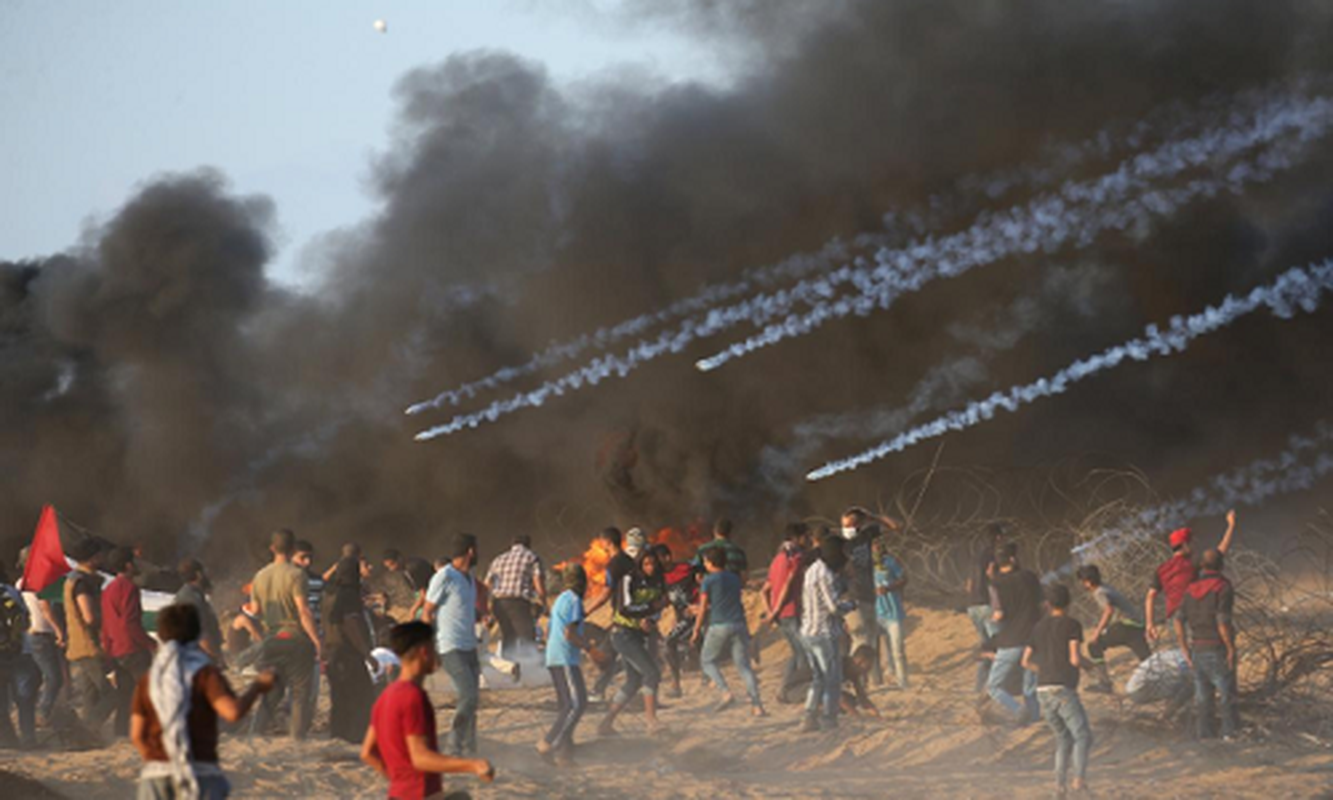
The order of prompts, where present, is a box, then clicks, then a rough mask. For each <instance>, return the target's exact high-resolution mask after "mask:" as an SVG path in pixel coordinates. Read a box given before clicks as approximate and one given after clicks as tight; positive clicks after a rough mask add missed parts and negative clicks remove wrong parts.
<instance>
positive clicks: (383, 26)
mask: <svg viewBox="0 0 1333 800" xmlns="http://www.w3.org/2000/svg"><path fill="white" fill-rule="evenodd" d="M375 30H377V31H379V32H380V33H385V32H386V31H388V30H389V23H387V22H385V21H384V20H382V19H377V20H375Z"/></svg>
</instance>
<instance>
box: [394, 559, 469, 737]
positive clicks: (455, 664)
mask: <svg viewBox="0 0 1333 800" xmlns="http://www.w3.org/2000/svg"><path fill="white" fill-rule="evenodd" d="M476 563H477V537H475V536H473V535H472V534H469V533H460V534H458V535H457V536H455V537H454V547H453V553H452V560H451V561H450V562H449V563H448V564H446V565H445V566H444V569H442V570H440V571H439V572H437V573H435V575H434V577H432V578H431V579H430V586H429V587H427V589H426V606H425V609H424V611H423V612H422V615H421V619H422V621H423V622H426V623H430V624H433V625H434V626H435V648H436V652H438V653H439V655H440V664H441V665H442V666H443V667H444V671H445V672H446V673H448V675H449V680H450V681H452V682H453V685H454V693H455V694H456V695H457V698H458V702H457V705H456V706H455V708H454V718H453V722H452V723H451V724H450V726H449V733H448V735H447V736H446V737H445V752H446V753H448V754H449V755H452V756H463V755H465V754H467V755H471V754H475V753H476V752H477V709H478V708H479V707H480V705H481V660H480V659H479V658H478V656H477V579H476V578H475V577H473V575H472V567H473V566H475V565H476ZM400 627H401V626H400ZM433 670H434V664H433V663H432V671H433ZM432 719H434V717H433V716H432Z"/></svg>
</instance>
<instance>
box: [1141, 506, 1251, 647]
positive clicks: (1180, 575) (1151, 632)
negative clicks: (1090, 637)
mask: <svg viewBox="0 0 1333 800" xmlns="http://www.w3.org/2000/svg"><path fill="white" fill-rule="evenodd" d="M1235 533H1236V512H1235V511H1234V510H1232V511H1228V512H1227V532H1226V533H1225V534H1223V535H1222V542H1221V543H1220V544H1219V545H1218V546H1217V552H1219V553H1221V554H1222V555H1226V552H1227V551H1228V550H1229V549H1231V538H1232V536H1234V535H1235ZM1169 541H1170V544H1171V557H1170V558H1168V559H1167V560H1166V561H1165V562H1163V563H1162V564H1161V566H1159V567H1158V568H1157V572H1156V573H1154V574H1153V579H1152V585H1151V586H1149V587H1148V596H1147V597H1146V598H1145V599H1144V602H1143V619H1144V627H1145V631H1144V632H1145V633H1146V634H1147V635H1148V641H1157V639H1158V638H1160V636H1161V634H1160V633H1159V632H1158V630H1157V626H1156V624H1155V620H1156V614H1155V612H1156V600H1157V595H1158V594H1161V595H1163V596H1164V597H1165V599H1166V617H1165V618H1166V619H1170V618H1171V616H1172V615H1173V614H1175V613H1176V609H1178V608H1180V604H1181V603H1182V602H1184V600H1185V590H1186V589H1188V588H1189V585H1190V584H1191V583H1193V582H1194V580H1195V578H1197V577H1199V565H1198V563H1197V562H1195V561H1194V550H1193V547H1192V545H1193V541H1194V532H1193V531H1191V530H1190V529H1189V528H1181V529H1179V530H1177V531H1172V533H1171V537H1170V539H1169ZM1182 644H1183V643H1182Z"/></svg>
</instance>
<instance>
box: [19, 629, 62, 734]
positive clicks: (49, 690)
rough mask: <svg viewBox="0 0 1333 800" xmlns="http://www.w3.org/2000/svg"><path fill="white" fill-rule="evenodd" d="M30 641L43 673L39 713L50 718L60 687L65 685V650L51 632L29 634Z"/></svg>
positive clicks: (38, 706)
mask: <svg viewBox="0 0 1333 800" xmlns="http://www.w3.org/2000/svg"><path fill="white" fill-rule="evenodd" d="M28 643H29V645H30V647H31V649H32V660H33V662H34V663H35V664H36V665H37V669H38V670H39V671H40V672H41V673H42V693H41V695H40V696H39V697H38V699H37V713H38V714H39V715H41V716H42V717H45V718H50V716H51V712H52V711H53V710H55V706H56V697H57V696H59V694H60V688H61V687H62V686H64V685H65V652H64V651H63V650H61V649H60V648H59V647H58V646H57V645H56V637H55V635H54V634H50V633H34V634H29V636H28Z"/></svg>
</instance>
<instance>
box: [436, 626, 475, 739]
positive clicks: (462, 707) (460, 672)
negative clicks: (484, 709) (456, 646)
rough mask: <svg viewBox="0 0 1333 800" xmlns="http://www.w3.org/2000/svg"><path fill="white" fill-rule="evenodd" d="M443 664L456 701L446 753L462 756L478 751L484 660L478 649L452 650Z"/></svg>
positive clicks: (447, 737) (441, 660)
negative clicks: (478, 721)
mask: <svg viewBox="0 0 1333 800" xmlns="http://www.w3.org/2000/svg"><path fill="white" fill-rule="evenodd" d="M440 664H441V665H442V666H443V667H444V671H445V672H447V673H448V674H449V680H451V681H453V684H454V694H455V695H457V704H456V705H455V706H454V721H453V723H451V724H450V726H449V733H448V735H447V736H446V737H445V754H446V755H453V756H463V755H464V754H468V755H471V754H474V753H476V752H477V709H478V708H479V707H480V706H481V661H480V660H478V658H477V651H476V650H450V651H449V652H447V653H443V654H441V656H440Z"/></svg>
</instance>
